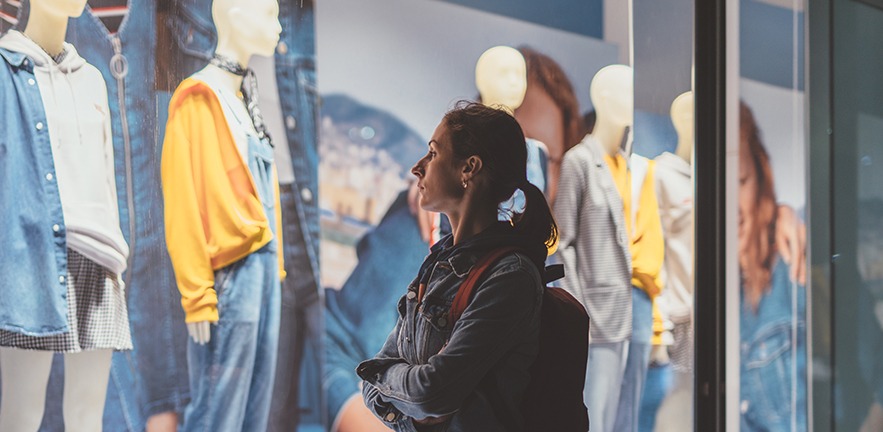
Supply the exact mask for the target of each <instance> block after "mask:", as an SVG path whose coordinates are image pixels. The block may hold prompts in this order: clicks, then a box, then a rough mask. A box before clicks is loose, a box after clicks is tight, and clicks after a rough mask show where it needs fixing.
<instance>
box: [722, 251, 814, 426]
mask: <svg viewBox="0 0 883 432" xmlns="http://www.w3.org/2000/svg"><path fill="white" fill-rule="evenodd" d="M788 273H789V271H788V266H787V265H786V264H785V263H784V262H782V260H781V259H777V263H776V265H775V267H774V268H773V273H772V278H771V280H770V291H769V292H767V293H766V294H764V296H763V297H762V298H761V300H760V303H759V304H758V307H757V311H754V310H752V308H751V307H750V306H749V305H748V304H747V302H746V301H745V299H744V297H743V300H742V308H741V312H740V323H741V326H740V343H741V346H740V355H741V361H740V363H739V372H740V379H739V383H740V398H741V401H740V408H741V412H742V415H741V419H740V430H742V431H790V430H794V431H803V430H806V413H807V411H806V381H807V376H806V319H805V312H806V290H805V289H804V287H803V286H799V285H797V284H795V283H793V282H792V281H791V280H790V279H789V276H788ZM795 303H796V304H795ZM792 420H793V424H792ZM792 425H793V426H794V427H792Z"/></svg>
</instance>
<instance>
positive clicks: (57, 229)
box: [52, 224, 61, 232]
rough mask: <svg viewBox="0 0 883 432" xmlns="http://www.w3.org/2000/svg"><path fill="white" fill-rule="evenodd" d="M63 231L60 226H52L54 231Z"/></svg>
mask: <svg viewBox="0 0 883 432" xmlns="http://www.w3.org/2000/svg"><path fill="white" fill-rule="evenodd" d="M60 230H61V227H60V226H59V225H58V224H55V225H52V231H54V232H58V231H60Z"/></svg>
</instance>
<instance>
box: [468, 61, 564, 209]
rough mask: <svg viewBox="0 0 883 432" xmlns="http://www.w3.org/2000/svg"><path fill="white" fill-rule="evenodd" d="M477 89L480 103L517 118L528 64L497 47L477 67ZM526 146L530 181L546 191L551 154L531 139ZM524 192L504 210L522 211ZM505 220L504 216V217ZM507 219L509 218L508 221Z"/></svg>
mask: <svg viewBox="0 0 883 432" xmlns="http://www.w3.org/2000/svg"><path fill="white" fill-rule="evenodd" d="M475 86H476V87H477V88H478V93H479V95H480V96H481V103H483V104H484V105H487V106H490V107H502V108H504V109H506V110H507V111H509V113H512V114H514V113H515V110H516V109H518V107H520V106H521V103H522V102H523V101H524V95H525V93H526V92H527V64H526V63H525V61H524V56H523V55H522V54H521V53H520V52H519V51H518V50H517V49H515V48H511V47H507V46H495V47H492V48H489V49H488V50H487V51H485V52H484V53H482V55H481V57H479V58H478V61H477V62H476V64H475ZM526 142H527V179H528V181H530V182H531V183H533V184H534V185H536V186H537V187H539V188H540V190H543V191H545V189H546V174H545V173H546V172H547V167H546V162H547V161H548V154H549V150H548V149H547V148H546V145H545V144H543V143H541V142H539V141H537V140H535V139H531V138H526ZM523 206H524V204H523V197H522V194H521V191H516V193H515V195H514V198H513V199H511V200H509V201H508V202H506V203H503V204H502V207H503V208H504V209H505V208H513V209H514V210H515V211H521V209H522V208H523ZM501 217H503V215H501ZM507 218H508V217H507Z"/></svg>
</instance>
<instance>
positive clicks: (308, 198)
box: [300, 188, 313, 203]
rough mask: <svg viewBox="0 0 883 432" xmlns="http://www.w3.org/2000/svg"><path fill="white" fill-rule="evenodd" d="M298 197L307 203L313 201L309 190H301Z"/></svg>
mask: <svg viewBox="0 0 883 432" xmlns="http://www.w3.org/2000/svg"><path fill="white" fill-rule="evenodd" d="M300 196H301V198H303V199H304V201H306V202H308V203H309V202H310V201H312V200H313V192H312V191H311V190H310V189H309V188H303V189H301V190H300Z"/></svg>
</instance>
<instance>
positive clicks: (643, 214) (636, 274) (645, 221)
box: [605, 154, 665, 299]
mask: <svg viewBox="0 0 883 432" xmlns="http://www.w3.org/2000/svg"><path fill="white" fill-rule="evenodd" d="M605 161H606V162H607V166H608V167H609V168H610V172H611V174H612V175H613V182H614V183H615V184H616V189H617V190H618V191H619V196H620V197H622V204H623V211H624V213H625V226H626V233H628V236H629V239H630V242H629V250H630V251H631V253H632V285H634V286H636V287H638V288H641V289H643V290H644V291H646V292H647V295H649V296H650V298H651V299H653V298H655V297H656V296H657V295H659V293H660V292H661V290H662V275H661V273H662V261H663V258H664V256H665V240H664V239H663V237H662V220H661V219H660V218H659V202H658V201H657V200H656V188H655V180H654V179H653V177H654V173H655V161H652V160H651V161H649V163H648V166H647V174H646V175H645V176H644V182H643V183H642V184H641V196H640V199H639V201H640V202H638V211H637V213H636V216H635V219H634V226H632V225H633V224H632V217H631V214H632V205H634V203H633V202H632V192H631V190H632V189H631V172H630V171H629V169H628V165H627V164H626V160H625V158H624V157H623V156H622V155H621V154H617V155H616V156H615V157H611V156H605Z"/></svg>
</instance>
